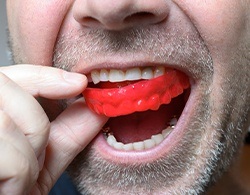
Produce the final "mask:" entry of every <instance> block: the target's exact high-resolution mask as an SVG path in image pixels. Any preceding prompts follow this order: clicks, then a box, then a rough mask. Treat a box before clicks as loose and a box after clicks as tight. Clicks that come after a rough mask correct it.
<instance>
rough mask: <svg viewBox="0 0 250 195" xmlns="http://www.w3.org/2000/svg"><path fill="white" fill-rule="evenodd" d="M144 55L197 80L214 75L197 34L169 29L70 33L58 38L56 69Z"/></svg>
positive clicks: (54, 59) (55, 54)
mask: <svg viewBox="0 0 250 195" xmlns="http://www.w3.org/2000/svg"><path fill="white" fill-rule="evenodd" d="M142 55H143V56H145V58H147V59H150V61H151V62H155V63H167V64H170V65H171V64H173V65H175V67H177V66H178V67H179V68H181V69H188V71H189V73H190V74H192V75H193V76H194V77H201V76H202V77H204V75H212V73H213V65H212V64H213V62H212V58H211V55H210V53H209V50H208V49H207V47H206V45H205V43H204V41H203V40H202V38H201V37H200V35H199V34H198V32H197V31H194V30H190V29H181V28H179V29H169V28H167V27H157V28H156V27H155V28H154V27H152V28H133V29H127V30H123V31H107V30H100V29H99V30H93V29H92V30H91V29H84V30H78V31H71V32H70V33H67V34H63V35H61V36H60V37H59V38H58V40H57V43H56V46H55V50H54V57H53V65H54V66H55V67H57V68H62V69H64V70H67V71H71V70H72V69H73V68H74V66H75V65H76V64H77V63H78V62H79V61H80V60H83V61H84V62H85V63H87V64H93V63H95V60H96V59H97V58H99V59H105V58H106V57H112V56H113V57H115V56H124V58H126V57H127V56H129V57H131V56H132V57H133V58H135V59H136V56H142Z"/></svg>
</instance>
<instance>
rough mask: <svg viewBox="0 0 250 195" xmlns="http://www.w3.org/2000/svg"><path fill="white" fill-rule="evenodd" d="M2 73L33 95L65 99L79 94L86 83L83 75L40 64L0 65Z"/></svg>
mask: <svg viewBox="0 0 250 195" xmlns="http://www.w3.org/2000/svg"><path fill="white" fill-rule="evenodd" d="M0 72H2V73H4V74H5V75H6V76H7V77H9V78H10V79H11V80H13V81H14V82H16V83H18V85H20V86H21V87H22V88H23V89H25V90H26V91H28V93H30V94H32V95H33V96H35V97H38V96H39V97H45V98H49V99H62V98H64V99H66V98H69V97H74V96H76V95H79V94H80V93H81V92H82V91H83V89H85V87H86V85H87V79H86V77H85V76H84V75H82V74H78V73H71V72H67V71H64V70H62V69H57V68H53V67H47V66H40V65H15V66H8V67H1V68H0Z"/></svg>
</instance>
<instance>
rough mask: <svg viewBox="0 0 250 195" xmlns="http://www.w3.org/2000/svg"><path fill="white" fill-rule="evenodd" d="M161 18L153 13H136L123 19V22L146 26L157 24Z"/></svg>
mask: <svg viewBox="0 0 250 195" xmlns="http://www.w3.org/2000/svg"><path fill="white" fill-rule="evenodd" d="M163 19H164V18H163V17H159V16H156V15H155V14H154V13H151V12H137V13H134V14H131V15H128V16H127V17H126V18H125V19H124V22H125V23H127V24H129V23H131V24H132V23H138V24H139V23H140V24H141V25H143V24H148V23H151V24H152V23H155V24H156V23H159V22H161V21H162V20H163Z"/></svg>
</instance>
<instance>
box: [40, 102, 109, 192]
mask: <svg viewBox="0 0 250 195" xmlns="http://www.w3.org/2000/svg"><path fill="white" fill-rule="evenodd" d="M106 121H107V118H106V117H104V116H100V115H96V114H95V113H93V112H91V111H90V110H89V109H88V108H87V107H86V105H85V103H84V100H83V99H79V100H78V101H77V102H75V103H74V104H73V105H71V107H70V108H68V109H67V110H65V111H64V112H63V113H62V114H61V115H60V116H59V117H58V118H57V119H56V120H55V121H53V122H52V124H51V134H50V138H49V145H48V148H47V154H48V155H49V156H47V160H46V162H45V167H46V169H44V170H43V172H42V174H41V175H42V177H39V179H38V181H40V182H42V183H47V186H50V187H52V186H53V184H54V183H55V182H56V180H57V179H58V177H59V176H60V175H61V174H62V172H63V171H64V170H65V169H66V168H67V166H68V165H69V164H70V163H71V162H72V160H73V159H74V158H75V156H76V155H77V154H78V153H79V152H80V151H82V150H83V149H84V148H85V147H86V146H87V145H88V144H89V142H90V141H91V140H92V139H93V138H94V137H95V136H96V135H97V134H98V132H99V131H100V129H101V128H102V126H103V125H104V124H105V123H106ZM51 159H53V160H51ZM47 178H50V180H48V179H47Z"/></svg>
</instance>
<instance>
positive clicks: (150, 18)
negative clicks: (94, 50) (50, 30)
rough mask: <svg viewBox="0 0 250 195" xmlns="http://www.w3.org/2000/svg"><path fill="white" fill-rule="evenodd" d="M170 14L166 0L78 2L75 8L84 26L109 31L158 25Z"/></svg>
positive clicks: (74, 10) (98, 0)
mask: <svg viewBox="0 0 250 195" xmlns="http://www.w3.org/2000/svg"><path fill="white" fill-rule="evenodd" d="M168 13H169V7H168V5H167V1H166V0H76V1H75V3H74V6H73V16H74V18H75V20H76V21H77V22H78V23H80V24H81V25H82V26H85V27H88V28H96V29H107V30H122V29H126V28H132V27H136V26H143V25H153V24H157V23H160V22H162V21H164V20H165V19H166V18H167V17H168Z"/></svg>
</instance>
